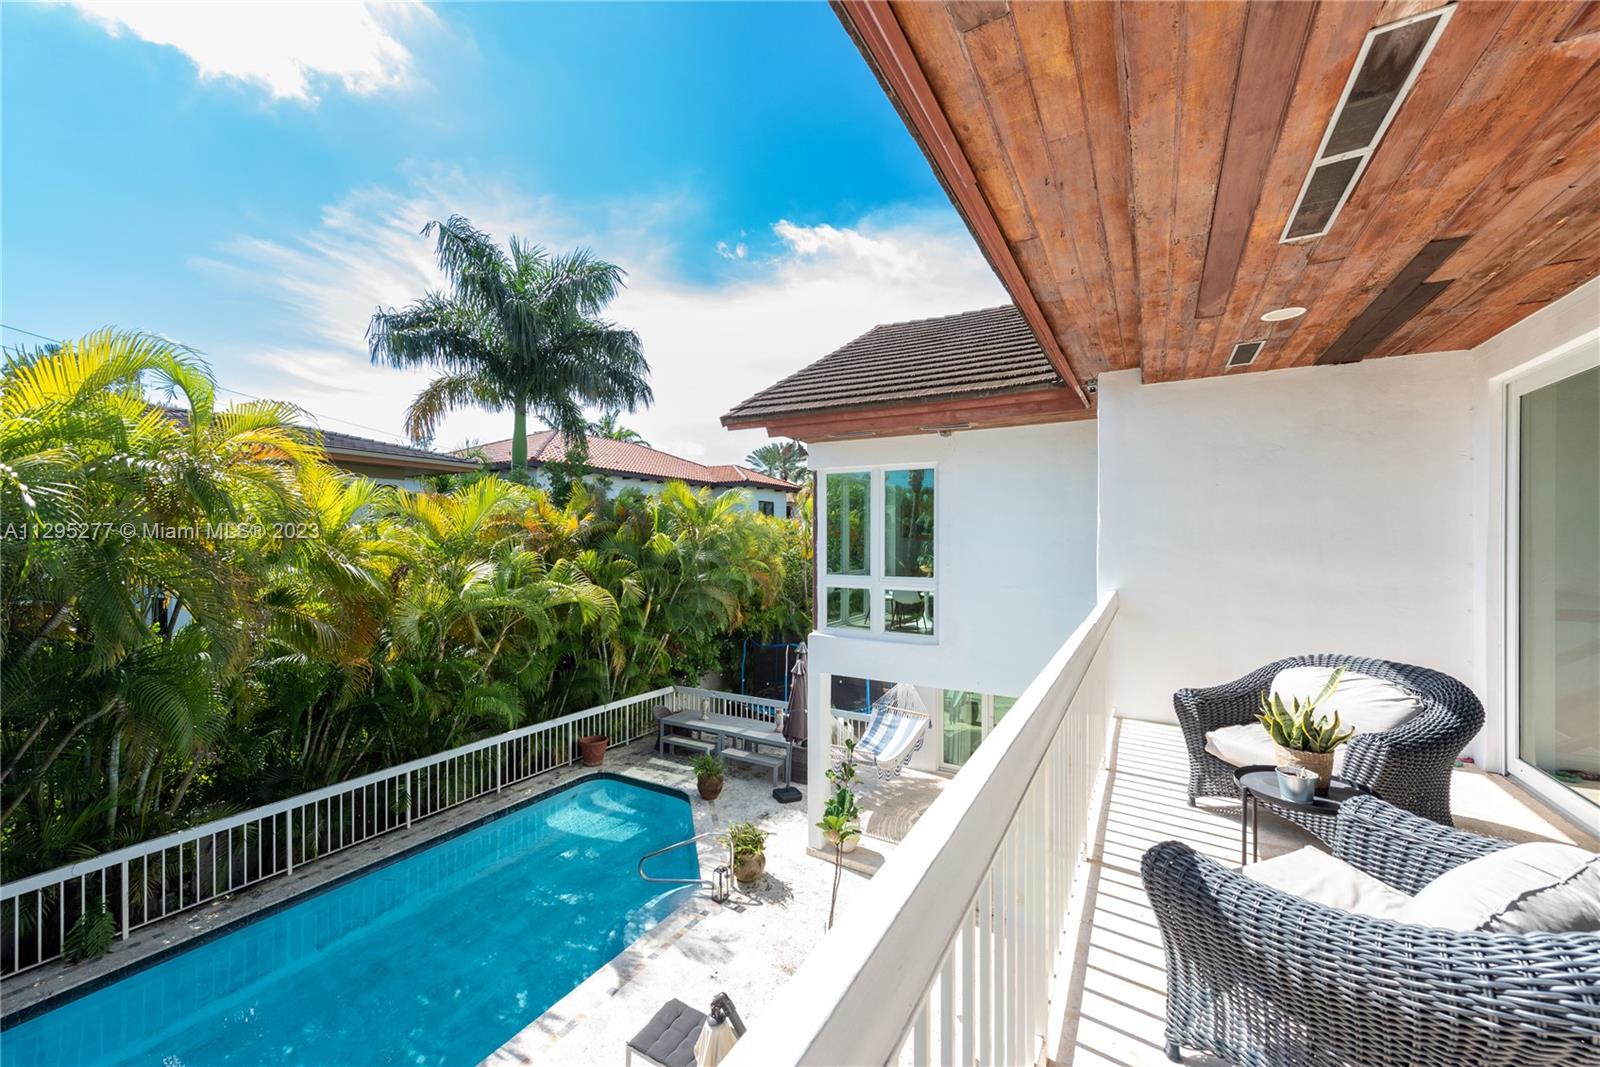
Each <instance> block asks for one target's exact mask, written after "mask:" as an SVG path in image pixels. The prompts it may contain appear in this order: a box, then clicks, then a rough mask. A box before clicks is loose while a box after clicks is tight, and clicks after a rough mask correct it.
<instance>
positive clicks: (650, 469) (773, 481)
mask: <svg viewBox="0 0 1600 1067" xmlns="http://www.w3.org/2000/svg"><path fill="white" fill-rule="evenodd" d="M588 442H589V459H588V465H589V466H590V467H591V468H593V469H594V470H597V471H600V472H601V473H603V474H617V475H624V476H627V477H632V478H650V479H655V480H658V481H663V482H665V481H677V482H686V483H688V484H690V485H709V486H715V487H717V488H728V487H744V488H750V489H755V488H764V489H780V490H782V491H784V492H789V493H792V492H794V491H795V490H797V489H799V488H800V487H799V486H798V485H795V484H794V483H793V482H786V481H784V480H783V479H781V478H772V477H769V476H767V475H765V474H761V473H760V472H758V471H753V470H751V469H750V468H748V467H740V466H738V465H737V464H733V463H723V464H719V465H717V466H710V467H708V466H706V465H705V464H703V463H696V462H695V461H694V460H692V459H684V458H682V457H681V456H674V455H672V454H671V453H669V452H662V451H660V450H658V449H654V448H651V447H649V446H648V445H641V444H635V443H633V442H631V441H613V440H611V439H610V438H606V437H591V438H589V439H588ZM473 453H482V454H483V456H484V458H485V459H486V460H487V461H488V463H489V466H490V467H492V468H495V469H497V470H504V469H506V468H508V467H510V466H511V438H509V437H508V438H506V439H505V440H504V441H491V442H490V443H489V444H486V445H477V446H475V447H473V448H464V449H461V450H460V451H458V452H457V453H456V455H458V456H468V455H471V454H473ZM566 454H567V446H566V440H565V439H564V438H562V437H561V436H560V435H559V434H557V433H556V431H554V430H540V431H539V432H537V433H530V434H529V435H528V466H530V467H537V466H539V465H540V464H542V463H552V462H556V461H559V460H562V459H564V458H566Z"/></svg>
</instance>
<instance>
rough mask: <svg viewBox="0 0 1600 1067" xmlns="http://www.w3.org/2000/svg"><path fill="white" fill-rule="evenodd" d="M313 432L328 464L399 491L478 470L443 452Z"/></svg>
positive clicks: (348, 435)
mask: <svg viewBox="0 0 1600 1067" xmlns="http://www.w3.org/2000/svg"><path fill="white" fill-rule="evenodd" d="M314 432H315V433H316V434H317V435H318V436H319V437H320V438H321V442H322V450H323V451H324V452H325V453H327V456H328V462H329V463H331V464H333V465H334V466H335V467H338V468H339V469H340V470H342V471H348V472H349V473H351V474H360V475H365V476H366V477H368V478H371V479H372V480H373V481H375V482H382V483H384V484H385V485H394V486H398V487H400V488H401V489H410V490H413V491H415V490H418V489H422V488H423V487H424V486H423V481H422V479H423V478H424V477H426V476H428V475H433V474H469V473H471V472H472V471H475V470H477V469H478V465H477V464H476V463H473V462H471V461H469V460H464V459H462V458H461V457H459V456H452V455H448V454H446V453H443V452H430V451H428V450H427V449H425V448H412V447H411V446H410V445H396V444H390V443H389V442H388V441H378V440H374V439H373V438H370V437H357V436H355V435H354V434H348V433H337V432H334V431H331V430H316V431H314Z"/></svg>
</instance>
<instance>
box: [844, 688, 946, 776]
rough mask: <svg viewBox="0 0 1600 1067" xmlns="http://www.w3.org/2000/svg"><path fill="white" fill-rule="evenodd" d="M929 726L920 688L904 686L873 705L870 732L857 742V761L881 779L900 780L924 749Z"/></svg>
mask: <svg viewBox="0 0 1600 1067" xmlns="http://www.w3.org/2000/svg"><path fill="white" fill-rule="evenodd" d="M928 725H929V718H928V711H927V709H926V708H925V707H924V706H923V703H922V697H921V695H919V694H918V693H917V687H916V686H914V685H908V684H906V683H905V682H901V683H899V684H898V685H896V686H895V687H894V688H892V689H890V690H889V691H888V692H887V693H885V694H883V696H881V697H879V698H878V699H877V700H875V701H873V704H872V715H871V717H870V718H869V719H868V720H867V730H866V732H865V733H864V734H862V735H861V740H860V741H857V742H856V747H855V753H854V757H855V760H856V762H857V763H868V764H871V765H872V767H873V768H875V769H876V770H877V772H878V776H879V777H880V778H891V777H895V776H898V775H899V773H900V772H901V771H903V770H905V769H906V766H907V765H908V764H910V762H911V755H912V753H914V752H916V751H917V750H918V749H920V748H921V747H922V741H923V737H924V736H925V735H926V734H927V732H928Z"/></svg>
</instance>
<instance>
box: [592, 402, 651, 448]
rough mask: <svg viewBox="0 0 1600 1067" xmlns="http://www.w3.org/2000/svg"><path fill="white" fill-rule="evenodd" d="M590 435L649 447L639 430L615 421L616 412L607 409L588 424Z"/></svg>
mask: <svg viewBox="0 0 1600 1067" xmlns="http://www.w3.org/2000/svg"><path fill="white" fill-rule="evenodd" d="M589 436H590V437H603V438H605V439H606V440H608V441H623V442H626V443H628V444H635V445H644V446H645V447H646V448H649V447H650V442H649V441H646V440H645V439H644V438H643V437H641V436H640V435H639V431H638V430H635V429H633V428H632V427H631V426H624V425H622V423H620V422H618V421H617V413H616V412H615V411H608V412H606V413H605V414H604V415H601V416H600V417H599V418H598V419H595V420H594V421H593V422H591V423H590V424H589Z"/></svg>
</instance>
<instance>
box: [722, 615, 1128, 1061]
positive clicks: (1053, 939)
mask: <svg viewBox="0 0 1600 1067" xmlns="http://www.w3.org/2000/svg"><path fill="white" fill-rule="evenodd" d="M1116 608H1117V601H1116V594H1115V593H1112V594H1108V595H1107V596H1106V597H1105V598H1103V599H1102V600H1101V601H1100V603H1099V604H1097V605H1096V606H1095V608H1094V610H1093V611H1092V612H1091V613H1090V615H1089V617H1088V618H1087V619H1085V620H1084V622H1083V624H1082V625H1081V626H1079V627H1078V629H1077V631H1076V632H1075V633H1073V635H1072V636H1071V637H1070V638H1069V639H1068V640H1067V642H1066V644H1064V645H1063V646H1061V649H1060V650H1059V651H1058V652H1057V653H1056V654H1055V656H1054V657H1053V658H1052V659H1051V661H1050V663H1049V665H1048V666H1047V667H1046V668H1045V669H1044V671H1043V672H1041V673H1040V674H1039V676H1038V677H1037V678H1035V679H1034V681H1033V683H1032V684H1031V685H1029V686H1028V689H1027V691H1026V692H1025V693H1023V695H1022V697H1021V699H1019V700H1018V702H1017V704H1016V705H1015V706H1014V707H1013V708H1012V709H1011V711H1010V712H1009V713H1008V714H1007V715H1006V717H1005V718H1004V719H1003V720H1002V721H1001V722H1000V724H999V725H998V726H996V727H995V729H994V731H993V732H992V733H991V734H990V735H989V737H988V738H987V739H986V740H985V741H984V743H983V744H982V745H980V746H979V747H978V749H977V751H976V752H974V753H973V756H972V758H971V759H970V760H968V761H967V763H966V765H965V766H964V767H963V768H962V769H961V772H960V773H959V774H957V775H956V777H955V779H954V780H953V781H952V782H951V783H950V784H949V785H947V786H946V787H945V788H944V790H943V791H942V792H941V793H940V795H939V798H938V799H937V800H936V801H935V802H934V803H933V805H932V806H931V807H930V808H929V809H928V810H927V812H926V813H924V814H923V816H922V818H921V819H919V820H918V821H917V824H916V826H914V827H913V828H912V830H911V832H910V833H909V834H908V835H907V836H906V838H905V840H904V841H902V842H901V843H900V845H899V846H898V847H897V848H896V849H895V851H894V853H893V854H892V855H891V856H890V857H889V859H888V860H887V861H886V862H885V863H884V865H883V867H882V869H881V870H879V872H878V873H877V875H876V876H875V877H874V878H873V880H872V882H871V884H870V885H869V886H868V887H867V888H866V891H865V892H864V894H863V895H862V896H861V897H859V898H858V899H857V900H856V901H855V902H854V903H853V904H851V906H850V908H849V910H848V911H847V912H846V913H845V914H844V915H843V916H842V917H841V919H840V921H839V923H838V925H837V926H836V927H835V928H834V930H833V932H832V933H831V934H829V935H828V937H827V938H825V939H824V940H823V943H822V945H821V946H820V948H819V949H818V950H817V951H816V952H814V953H813V954H812V955H811V956H810V958H809V959H808V960H807V961H806V963H805V964H804V965H803V966H802V967H801V968H800V970H799V971H798V972H796V974H795V976H794V978H793V979H791V980H790V984H789V987H788V988H787V989H785V990H784V992H783V993H782V994H781V999H782V1003H783V1010H782V1011H781V1012H768V1013H766V1016H765V1017H764V1018H763V1019H762V1020H761V1021H760V1022H759V1023H757V1024H756V1025H754V1026H753V1027H751V1029H750V1032H749V1033H748V1034H746V1035H745V1037H744V1039H743V1040H741V1041H740V1042H739V1044H738V1045H737V1046H736V1047H735V1048H734V1051H733V1054H732V1057H731V1059H730V1060H729V1063H730V1065H738V1067H756V1065H760V1067H780V1065H789V1064H796V1065H798V1064H816V1065H826V1064H839V1063H875V1064H876V1063H897V1062H904V1061H906V1060H909V1061H910V1062H911V1063H914V1064H919V1065H920V1064H932V1063H945V1064H951V1063H961V1064H1024V1063H1038V1062H1042V1061H1043V1059H1044V1056H1045V1053H1046V1051H1047V1050H1046V1049H1045V1042H1046V1040H1047V1035H1048V1031H1049V1028H1050V1025H1051V1020H1052V1019H1055V1018H1056V1017H1058V1016H1059V1015H1060V1014H1061V1009H1062V998H1063V997H1064V996H1065V994H1066V992H1067V989H1068V985H1069V981H1068V980H1069V977H1070V976H1069V975H1068V974H1067V973H1066V970H1067V968H1066V967H1065V966H1063V957H1062V950H1063V949H1064V948H1066V947H1067V946H1069V945H1071V944H1072V939H1073V938H1074V937H1075V930H1074V929H1073V928H1072V926H1071V925H1070V924H1069V921H1068V901H1069V898H1070V896H1071V891H1072V882H1073V875H1074V871H1075V869H1076V868H1077V861H1078V859H1079V857H1080V855H1081V854H1082V852H1083V849H1084V846H1085V843H1086V842H1087V841H1088V840H1090V832H1089V816H1090V811H1091V804H1092V796H1093V792H1094V788H1095V783H1096V780H1097V778H1098V774H1099V771H1100V770H1101V768H1102V767H1103V766H1104V763H1105V759H1106V754H1107V752H1106V749H1107V740H1108V737H1109V730H1108V727H1109V725H1110V709H1109V708H1108V706H1107V703H1106V700H1105V671H1106V661H1107V653H1108V652H1109V645H1108V644H1107V642H1106V635H1107V633H1108V631H1109V629H1110V627H1111V621H1112V619H1113V617H1114V616H1115V614H1116ZM1068 958H1070V957H1068Z"/></svg>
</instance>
